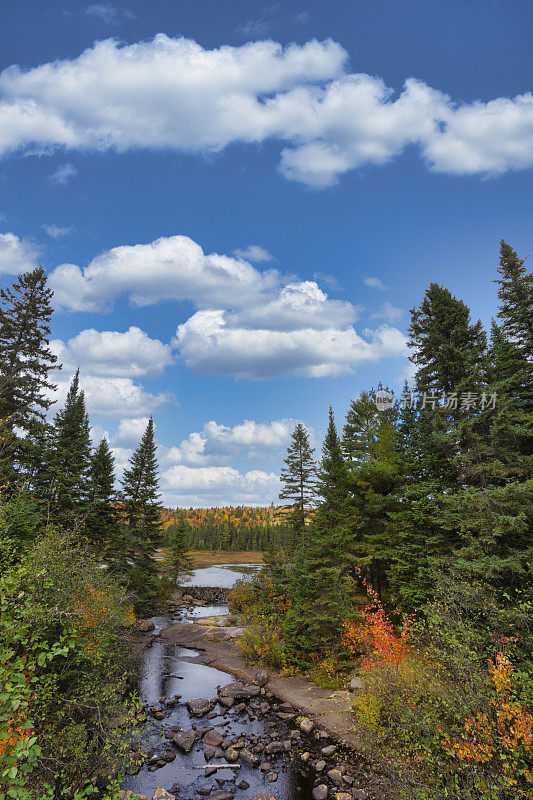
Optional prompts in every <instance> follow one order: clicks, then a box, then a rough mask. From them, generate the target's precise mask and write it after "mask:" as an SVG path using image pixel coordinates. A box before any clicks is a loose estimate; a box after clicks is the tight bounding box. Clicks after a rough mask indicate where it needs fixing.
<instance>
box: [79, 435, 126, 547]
mask: <svg viewBox="0 0 533 800" xmlns="http://www.w3.org/2000/svg"><path fill="white" fill-rule="evenodd" d="M114 470H115V460H114V458H113V454H112V452H111V450H110V448H109V443H108V441H107V439H106V438H105V437H104V438H102V440H101V441H100V443H99V445H98V447H97V448H96V449H95V450H94V452H93V453H92V455H91V460H90V465H89V476H88V478H89V480H88V493H87V514H86V517H85V529H86V532H87V535H88V537H89V539H90V540H91V542H93V544H95V545H96V546H97V547H99V548H103V547H106V548H107V549H108V551H109V552H113V550H114V548H115V547H116V543H117V537H118V520H117V508H116V492H115V471H114Z"/></svg>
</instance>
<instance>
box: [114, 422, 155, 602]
mask: <svg viewBox="0 0 533 800" xmlns="http://www.w3.org/2000/svg"><path fill="white" fill-rule="evenodd" d="M129 464H130V466H129V468H128V469H126V470H125V471H124V476H123V478H122V492H121V501H122V506H123V516H124V526H125V532H124V540H125V541H124V545H125V547H124V550H125V555H126V559H125V563H128V562H131V568H130V570H129V573H128V587H129V589H130V590H132V591H133V592H134V593H135V595H136V597H137V602H136V607H137V609H144V608H146V607H147V606H149V605H150V603H152V602H153V601H154V600H155V598H156V597H157V592H158V581H157V575H158V570H157V562H156V561H155V559H154V552H155V550H156V548H157V546H158V544H159V540H160V533H161V503H160V501H159V496H160V495H159V479H158V465H157V457H156V445H155V441H154V422H153V419H152V417H150V419H149V421H148V425H147V426H146V430H145V432H144V434H143V436H142V439H141V442H140V444H139V446H138V447H137V449H136V450H135V452H134V453H133V455H132V456H131V458H130V461H129Z"/></svg>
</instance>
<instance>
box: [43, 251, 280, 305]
mask: <svg viewBox="0 0 533 800" xmlns="http://www.w3.org/2000/svg"><path fill="white" fill-rule="evenodd" d="M278 283H279V277H278V275H277V273H276V272H274V271H271V270H269V271H267V272H263V273H261V272H258V271H257V270H256V269H255V268H254V267H252V265H251V264H249V263H248V262H246V261H244V260H242V259H239V258H230V257H228V256H223V255H217V254H216V253H212V254H211V255H205V254H204V251H203V250H202V248H201V247H200V245H199V244H196V242H193V240H192V239H189V237H188V236H169V237H161V238H160V239H156V240H155V241H153V242H151V243H150V244H135V245H123V246H120V247H114V248H112V249H111V250H107V251H106V252H104V253H102V254H101V255H99V256H97V257H96V258H95V259H93V260H92V261H91V263H90V264H89V265H88V266H87V267H86V268H85V269H84V270H81V269H80V268H79V267H78V266H76V265H75V264H61V265H60V266H58V267H56V269H55V270H54V271H53V272H52V274H51V276H50V287H51V288H52V289H53V290H54V293H55V295H54V302H55V303H56V305H57V306H59V307H64V308H70V309H71V310H74V311H95V310H97V309H101V308H102V307H104V306H105V305H106V304H108V303H109V302H110V301H111V300H112V299H113V298H114V297H116V296H117V295H119V294H121V293H122V292H128V293H129V296H130V299H131V301H132V302H133V303H134V304H135V305H138V306H143V305H148V304H150V303H157V302H159V301H160V300H167V299H174V300H188V301H190V302H192V303H194V304H195V305H196V306H200V307H201V306H204V307H205V306H209V305H219V304H226V303H227V302H228V300H229V301H230V302H231V303H232V304H233V307H235V306H244V305H247V304H249V303H250V302H261V301H262V300H265V299H267V298H268V295H269V293H271V292H272V290H273V289H275V287H276V286H277V285H278Z"/></svg>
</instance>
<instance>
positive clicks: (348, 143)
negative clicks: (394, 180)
mask: <svg viewBox="0 0 533 800" xmlns="http://www.w3.org/2000/svg"><path fill="white" fill-rule="evenodd" d="M90 8H92V9H93V13H96V14H99V15H100V16H101V17H102V18H103V19H105V18H106V17H107V18H111V17H112V16H113V14H114V11H113V9H114V7H112V6H110V5H108V4H105V3H104V4H96V5H93V6H90ZM251 30H253V28H252V27H251V28H250V31H251ZM256 32H257V30H256ZM347 62H348V54H347V52H346V51H345V50H344V49H343V48H342V47H341V46H340V45H339V44H338V43H336V42H333V41H331V40H326V41H323V42H318V41H316V40H312V41H309V42H306V43H305V44H303V45H296V44H291V45H288V46H287V47H283V46H282V45H281V44H279V43H277V42H274V41H272V40H268V41H257V42H248V43H246V44H243V45H241V46H238V47H230V46H221V47H219V48H215V49H212V50H208V49H205V48H203V47H201V46H200V45H199V44H198V43H197V42H195V41H193V40H191V39H186V38H183V37H182V38H172V37H169V36H167V35H165V34H162V33H160V34H158V35H157V36H155V37H154V39H152V40H151V41H146V42H138V43H134V44H121V43H119V42H117V41H116V40H114V39H107V40H105V41H99V42H96V43H95V44H94V45H93V46H92V47H90V48H89V49H87V50H85V51H84V52H83V53H81V54H80V55H79V56H78V57H76V58H73V59H65V60H57V61H54V62H50V63H46V64H42V65H40V66H38V67H35V68H32V69H28V70H24V69H22V68H21V67H19V66H16V65H12V66H10V67H8V68H7V69H5V70H3V72H2V73H0V153H4V154H5V153H9V152H12V151H15V150H20V149H22V150H25V151H27V152H39V153H42V152H47V151H48V152H52V151H55V150H58V149H63V150H68V149H70V150H93V151H95V150H96V151H105V150H115V151H116V152H124V151H127V150H131V149H134V148H148V149H152V150H154V149H162V148H167V149H174V150H179V151H183V152H192V153H205V152H217V151H220V150H222V149H224V148H225V147H227V146H228V145H230V144H234V143H244V144H247V143H248V144H252V143H254V144H255V143H260V142H265V141H267V140H276V141H278V142H279V143H280V148H281V154H280V155H281V159H280V167H279V168H280V170H281V172H282V173H283V174H284V175H285V176H286V177H287V178H289V179H292V180H297V181H300V182H303V183H305V184H307V185H309V186H312V187H316V188H322V187H326V186H330V185H332V184H334V183H336V182H337V181H338V180H339V178H340V177H341V176H342V175H343V174H344V173H345V172H347V171H349V170H353V169H356V168H359V167H363V166H367V165H374V166H380V165H384V164H387V163H388V162H390V161H391V160H392V159H393V158H396V157H398V156H399V155H400V154H401V153H402V152H403V151H404V150H405V149H406V148H408V147H414V148H417V150H418V152H419V153H420V155H421V157H422V159H423V160H424V162H425V163H427V164H428V166H429V168H430V169H432V170H434V171H437V172H446V173H451V174H457V175H462V174H480V175H498V174H501V173H503V172H506V171H508V170H518V169H526V168H529V167H531V166H532V165H533V95H532V94H531V93H530V92H526V93H524V94H521V95H517V96H516V97H499V98H493V99H491V100H489V101H488V102H481V101H480V100H476V99H473V100H472V101H471V102H457V101H454V100H453V98H451V97H449V96H448V95H447V94H445V93H444V92H442V91H440V90H437V89H433V88H432V87H430V86H428V85H427V84H426V83H424V82H423V81H422V80H418V79H416V78H407V80H406V81H405V83H404V85H403V87H401V88H400V90H399V91H398V87H390V86H387V85H386V83H385V82H384V81H383V80H382V79H381V78H380V77H378V76H373V75H368V74H365V73H348V72H347V69H346V65H347ZM69 167H70V170H71V172H70V173H69V172H68V171H67V170H68V168H69ZM74 169H75V168H74V167H72V165H69V164H66V165H64V167H62V168H60V170H63V172H61V171H60V170H59V171H58V172H57V173H56V179H57V180H58V181H60V182H61V181H64V182H66V181H67V180H68V179H69V177H72V174H73V172H72V170H74Z"/></svg>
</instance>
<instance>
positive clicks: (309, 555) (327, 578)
mask: <svg viewBox="0 0 533 800" xmlns="http://www.w3.org/2000/svg"><path fill="white" fill-rule="evenodd" d="M494 277H495V282H496V284H497V288H498V299H499V306H498V309H497V313H496V316H495V318H494V319H493V320H492V324H491V328H490V331H489V332H488V334H487V332H486V331H485V330H484V329H483V326H482V324H481V322H480V321H474V320H473V319H472V318H471V314H470V310H469V308H468V306H467V305H466V304H465V303H464V302H463V301H462V300H460V299H458V298H456V297H454V296H453V295H452V293H451V292H450V291H449V290H448V289H447V288H446V287H444V286H441V285H439V284H437V283H432V284H431V285H430V286H429V288H428V289H427V291H426V293H425V295H424V297H423V299H422V301H421V303H420V304H419V305H418V306H417V307H415V308H413V309H412V311H411V323H410V327H409V344H410V347H411V353H412V355H411V361H412V363H413V365H414V369H415V374H414V378H413V383H412V385H408V384H407V383H406V384H405V386H404V388H403V392H401V394H400V396H399V397H396V398H395V397H394V395H393V394H392V393H391V392H389V391H388V389H387V388H386V387H381V386H380V387H376V390H374V389H369V390H368V391H363V392H361V394H360V395H359V396H357V397H356V398H354V399H353V400H352V402H351V403H350V406H349V409H348V411H347V414H346V417H345V420H344V421H343V422H340V423H339V424H337V422H336V420H335V418H334V414H333V411H332V410H331V409H330V411H329V424H328V428H327V433H326V436H325V439H324V442H323V445H322V452H321V454H320V458H318V459H315V455H314V451H313V449H312V447H311V443H310V439H309V434H308V432H307V431H306V429H305V427H304V426H303V425H298V426H297V428H296V429H295V430H294V433H293V437H292V441H291V445H290V447H289V449H288V453H287V458H286V461H285V469H284V470H283V472H282V481H283V490H282V494H281V497H282V498H283V499H285V502H286V503H287V505H286V509H287V512H288V515H289V516H288V518H289V520H290V522H291V525H292V538H291V543H295V547H294V548H293V547H292V546H291V548H288V549H287V550H285V551H281V552H274V551H272V552H271V553H270V554H269V555H268V558H267V565H266V568H265V570H264V571H263V573H262V574H261V575H260V576H259V578H257V579H256V580H255V582H254V583H253V584H249V585H243V586H239V587H237V589H236V590H235V592H234V594H233V599H232V603H233V608H234V609H235V610H236V611H240V612H244V613H245V614H246V615H247V618H248V622H249V625H250V626H251V631H250V633H249V634H247V635H246V637H245V641H244V649H245V652H246V653H247V655H248V656H249V657H252V658H258V659H267V660H268V661H270V663H272V664H275V665H276V666H277V667H278V668H282V669H287V670H294V669H300V670H301V669H303V670H307V671H309V672H310V674H312V675H314V676H315V678H318V679H319V680H321V681H323V682H325V685H328V686H334V685H339V686H343V685H344V682H345V680H346V675H347V674H348V673H349V672H350V671H351V670H354V669H355V670H358V671H359V672H360V673H361V674H363V676H364V684H365V686H366V691H365V692H363V693H361V695H360V697H358V699H357V703H356V711H357V716H358V719H359V722H360V724H361V726H362V728H363V729H364V731H365V736H364V737H363V741H364V742H366V743H367V744H368V745H369V748H370V743H373V747H372V748H370V750H369V752H370V754H371V757H372V759H378V760H379V759H381V760H383V758H385V754H386V756H387V758H389V759H390V762H391V763H396V764H401V765H402V770H403V774H404V775H405V776H406V784H405V786H404V787H403V789H402V790H401V792H400V789H399V788H398V796H400V795H401V796H402V797H406V798H414V797H416V798H426V797H431V798H433V797H435V798H440V797H443V798H444V797H461V798H491V800H492V799H494V800H496V799H498V800H501V799H502V798H507V797H509V798H510V797H513V798H514V797H531V792H532V786H533V760H532V757H533V738H532V736H533V728H532V725H533V719H532V716H531V710H532V706H533V682H532V678H533V652H532V645H533V630H532V619H533V617H532V611H533V592H532V588H533V584H532V566H533V525H532V523H533V503H532V498H533V493H532V490H533V479H532V470H531V466H532V464H531V459H532V442H533V439H532V431H531V425H532V419H533V416H532V411H533V380H532V363H533V280H532V275H531V273H529V272H528V271H527V270H526V266H525V262H524V260H523V259H521V258H519V256H518V255H517V253H516V252H515V251H514V250H513V249H512V248H511V247H510V246H509V245H508V244H507V243H505V242H503V241H502V243H501V249H500V261H499V266H498V268H497V273H496V274H495V276H494ZM309 507H311V508H313V509H315V514H314V517H313V519H312V521H311V523H310V524H309V525H306V524H305V518H306V510H307V509H308V508H309ZM343 676H344V677H343ZM439 731H440V733H439Z"/></svg>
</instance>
